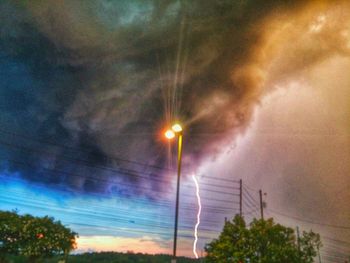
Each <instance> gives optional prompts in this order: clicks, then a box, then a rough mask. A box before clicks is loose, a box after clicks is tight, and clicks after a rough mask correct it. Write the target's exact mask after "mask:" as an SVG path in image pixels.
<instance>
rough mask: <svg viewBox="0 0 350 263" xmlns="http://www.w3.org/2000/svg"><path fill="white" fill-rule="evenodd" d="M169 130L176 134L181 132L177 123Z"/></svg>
mask: <svg viewBox="0 0 350 263" xmlns="http://www.w3.org/2000/svg"><path fill="white" fill-rule="evenodd" d="M171 129H172V130H173V131H174V132H176V133H179V132H182V127H181V125H180V124H178V123H176V124H174V125H173V127H171Z"/></svg>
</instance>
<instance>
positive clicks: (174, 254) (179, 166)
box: [172, 132, 182, 263]
mask: <svg viewBox="0 0 350 263" xmlns="http://www.w3.org/2000/svg"><path fill="white" fill-rule="evenodd" d="M181 159H182V132H180V133H179V136H178V148H177V184H176V207H175V228H174V247H173V260H172V262H173V263H175V262H176V247H177V223H178V218H179V195H180V175H181Z"/></svg>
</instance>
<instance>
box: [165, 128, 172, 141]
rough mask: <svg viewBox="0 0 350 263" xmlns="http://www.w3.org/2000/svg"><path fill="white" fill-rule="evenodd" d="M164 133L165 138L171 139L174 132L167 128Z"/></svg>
mask: <svg viewBox="0 0 350 263" xmlns="http://www.w3.org/2000/svg"><path fill="white" fill-rule="evenodd" d="M164 135H165V137H166V138H167V139H169V140H171V139H173V138H174V137H175V132H174V131H173V130H167V131H166V132H165V133H164Z"/></svg>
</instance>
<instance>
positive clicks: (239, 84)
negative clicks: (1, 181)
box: [0, 0, 350, 194]
mask: <svg viewBox="0 0 350 263" xmlns="http://www.w3.org/2000/svg"><path fill="white" fill-rule="evenodd" d="M0 9H1V13H0V24H1V31H0V47H1V51H0V54H1V61H0V76H1V77H0V85H1V86H0V109H1V114H0V125H1V126H0V133H1V145H2V146H3V147H1V151H0V152H1V157H2V158H3V162H2V167H3V170H4V171H7V172H19V173H20V174H21V176H22V177H24V178H26V179H27V180H28V181H29V182H33V181H34V182H41V183H45V184H47V185H49V186H53V187H56V186H57V185H59V186H63V187H69V188H70V189H75V190H81V191H88V192H108V191H121V192H122V193H126V194H129V193H135V191H137V192H138V193H139V191H140V190H134V189H133V188H132V187H123V186H122V185H123V184H122V183H125V182H128V183H130V184H141V183H142V185H145V184H149V185H150V187H151V188H152V189H153V188H154V189H158V187H159V185H158V184H157V181H154V180H149V181H147V180H144V179H140V178H141V177H139V176H138V175H140V174H141V175H142V176H146V177H152V178H159V177H160V176H162V175H163V174H164V173H166V172H165V171H164V169H158V168H157V167H166V164H167V160H166V157H167V155H166V153H167V148H166V146H167V144H166V143H165V142H164V141H163V140H162V139H161V134H160V133H161V130H162V129H163V128H164V127H165V126H167V125H170V124H171V123H172V122H173V121H175V120H180V121H181V122H182V123H183V124H184V125H185V136H186V137H185V139H186V145H185V147H186V152H185V156H184V166H185V169H186V170H187V171H189V170H193V169H195V168H194V167H195V166H196V165H198V164H200V163H201V162H203V160H205V159H206V158H212V157H215V156H216V155H217V154H218V153H220V152H222V150H223V148H224V147H223V146H224V145H230V144H232V143H234V140H235V138H236V136H237V135H238V134H243V133H244V132H245V131H246V130H247V128H248V127H249V125H250V122H251V120H252V116H253V113H254V110H255V109H256V107H257V106H258V105H259V102H260V101H261V99H262V98H263V97H264V96H265V95H266V94H268V93H269V92H271V91H273V90H274V89H276V86H278V84H279V83H283V82H286V81H288V80H289V79H291V78H293V77H295V76H298V75H299V74H301V73H302V72H304V71H305V70H307V69H309V68H312V67H313V66H314V65H316V64H318V63H320V62H321V61H323V60H325V59H326V58H328V57H330V56H332V55H334V54H338V55H340V56H345V57H347V56H348V55H349V52H350V46H349V43H350V31H349V27H348V25H349V19H348V18H347V17H346V16H344V15H342V14H343V13H342V12H344V10H348V11H349V5H348V4H347V3H346V2H345V1H263V2H262V1H224V0H222V1H199V0H198V1H189V2H185V1H170V0H169V1H156V0H154V1H151V0H149V1H108V0H103V1H92V0H91V1H90V0H89V1H86V0H84V1H83V0H76V1H63V0H60V1H57V0H52V1H2V3H1V4H0ZM336 17H341V18H342V19H343V20H344V21H338V20H337V19H336ZM35 149H36V150H35ZM125 160H127V161H125ZM129 161H131V162H129ZM132 162H135V163H134V164H133V165H131V164H132ZM136 162H137V163H145V164H147V165H145V166H142V165H140V164H136ZM155 166H157V167H155ZM130 167H132V171H130V169H131V168H130ZM72 175H78V176H72ZM116 175H118V176H116ZM142 178H144V177H142ZM96 179H97V180H96ZM112 182H113V183H112ZM118 183H120V186H119V187H118ZM124 185H126V184H124ZM124 188H126V189H124ZM124 191H125V192H124ZM146 192H147V191H146ZM139 194H140V193H139ZM146 194H147V193H146Z"/></svg>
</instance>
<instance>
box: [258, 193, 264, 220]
mask: <svg viewBox="0 0 350 263" xmlns="http://www.w3.org/2000/svg"><path fill="white" fill-rule="evenodd" d="M259 196H260V213H261V219H262V220H264V206H263V200H262V191H261V190H259Z"/></svg>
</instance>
